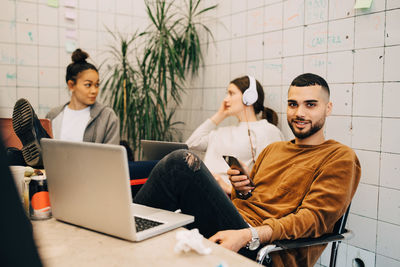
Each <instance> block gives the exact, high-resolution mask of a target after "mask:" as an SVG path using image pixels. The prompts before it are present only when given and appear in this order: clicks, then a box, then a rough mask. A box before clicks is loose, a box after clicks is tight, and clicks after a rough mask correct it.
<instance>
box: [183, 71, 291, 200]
mask: <svg viewBox="0 0 400 267" xmlns="http://www.w3.org/2000/svg"><path fill="white" fill-rule="evenodd" d="M261 112H262V118H261V119H260V120H258V119H257V114H259V113H261ZM230 116H234V117H236V118H237V120H238V123H237V124H236V125H233V126H226V127H217V126H218V125H219V124H220V123H221V122H222V121H223V120H225V119H226V118H227V117H230ZM277 123H278V117H277V115H276V113H275V112H274V111H273V110H272V109H269V108H266V107H264V90H263V88H262V86H261V84H260V83H259V82H258V81H256V80H255V79H254V77H251V76H243V77H240V78H237V79H234V80H233V81H231V82H230V84H229V86H228V89H227V95H226V97H225V98H224V100H223V101H222V103H221V106H220V108H219V110H218V111H217V112H216V113H215V114H214V115H213V116H212V117H211V118H209V119H207V120H206V121H205V122H203V123H202V124H201V125H200V126H199V127H198V128H197V129H196V130H195V131H194V132H193V134H192V135H191V136H190V137H189V139H188V140H187V141H186V143H187V144H188V146H189V148H190V149H194V150H198V151H203V152H205V156H204V163H205V164H206V166H207V168H208V169H209V170H210V171H211V172H212V173H213V175H214V177H215V179H216V180H217V181H218V183H219V184H220V185H221V187H222V189H223V190H224V191H225V192H226V193H231V190H232V186H231V184H230V181H229V178H228V175H227V174H226V171H227V170H228V168H229V167H228V165H227V164H226V163H225V161H224V159H223V158H222V156H223V155H230V156H234V157H236V158H238V159H239V160H241V161H242V162H244V163H245V164H246V165H247V166H248V167H249V169H251V168H252V167H253V165H254V162H255V160H256V158H257V156H258V155H259V154H260V152H261V151H262V150H263V149H264V148H265V147H266V146H267V145H269V144H270V143H272V142H276V141H282V140H283V139H284V138H283V135H282V133H281V131H280V130H279V129H278V128H277V127H276V126H275V125H277Z"/></svg>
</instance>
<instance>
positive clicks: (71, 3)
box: [64, 0, 77, 7]
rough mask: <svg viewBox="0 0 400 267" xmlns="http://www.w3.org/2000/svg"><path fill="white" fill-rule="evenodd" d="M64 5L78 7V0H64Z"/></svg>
mask: <svg viewBox="0 0 400 267" xmlns="http://www.w3.org/2000/svg"><path fill="white" fill-rule="evenodd" d="M64 6H67V7H76V6H77V4H76V0H64Z"/></svg>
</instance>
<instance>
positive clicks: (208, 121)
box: [204, 118, 217, 130]
mask: <svg viewBox="0 0 400 267" xmlns="http://www.w3.org/2000/svg"><path fill="white" fill-rule="evenodd" d="M204 127H205V128H207V129H209V130H214V129H215V128H217V125H216V124H215V122H213V121H212V120H211V119H210V118H208V119H206V121H205V122H204Z"/></svg>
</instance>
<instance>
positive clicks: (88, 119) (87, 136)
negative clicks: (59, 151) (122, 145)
mask: <svg viewBox="0 0 400 267" xmlns="http://www.w3.org/2000/svg"><path fill="white" fill-rule="evenodd" d="M88 57H89V55H88V54H87V53H86V52H84V51H82V50H81V49H76V50H75V51H74V52H73V53H72V56H71V58H72V63H70V64H69V65H68V67H67V74H66V78H65V80H66V82H67V85H68V89H69V91H70V93H71V100H70V101H69V102H67V103H66V104H64V105H62V106H59V107H56V108H53V109H52V110H51V111H50V112H49V113H48V114H47V115H46V118H49V119H50V120H51V122H52V130H53V135H54V138H56V139H61V140H69V141H85V142H94V143H109V144H119V120H118V118H117V116H116V115H115V112H114V111H113V110H112V109H111V108H109V107H106V106H104V105H102V104H100V103H98V102H96V98H97V95H98V93H99V84H100V81H99V73H98V70H97V68H96V67H95V66H94V65H93V64H91V63H89V62H87V61H86V59H87V58H88Z"/></svg>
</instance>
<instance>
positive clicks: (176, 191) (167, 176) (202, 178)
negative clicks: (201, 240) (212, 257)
mask: <svg viewBox="0 0 400 267" xmlns="http://www.w3.org/2000/svg"><path fill="white" fill-rule="evenodd" d="M133 202H135V203H138V204H143V205H146V206H151V207H155V208H161V209H166V210H170V211H175V210H177V209H181V210H182V213H185V214H190V215H193V216H194V217H195V221H194V222H193V223H192V224H190V225H188V226H187V228H189V229H192V228H198V229H199V231H200V233H201V234H202V235H204V236H205V237H206V238H208V237H210V236H212V235H214V234H215V233H216V232H218V231H221V230H229V229H242V228H247V227H249V226H248V225H247V223H246V222H245V220H244V219H243V217H242V216H241V215H240V214H239V212H238V211H237V209H236V207H235V206H234V205H233V204H232V202H231V200H230V199H229V198H228V196H227V195H226V194H225V193H224V192H223V190H222V189H221V187H220V186H219V185H218V183H217V181H216V180H215V179H214V177H213V176H212V174H211V173H210V171H209V170H208V169H207V167H206V166H205V165H204V163H203V162H202V161H201V160H200V159H199V158H198V157H197V156H196V155H195V154H193V153H192V152H189V151H187V150H176V151H174V152H172V153H170V154H169V155H167V156H165V157H164V158H163V159H162V160H161V161H160V162H159V163H158V164H157V165H156V166H155V167H154V169H153V170H152V172H151V173H150V176H149V179H148V180H147V182H146V183H145V184H144V185H143V187H142V188H141V189H140V191H139V192H138V193H137V195H136V196H135V198H134V200H133Z"/></svg>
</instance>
